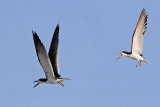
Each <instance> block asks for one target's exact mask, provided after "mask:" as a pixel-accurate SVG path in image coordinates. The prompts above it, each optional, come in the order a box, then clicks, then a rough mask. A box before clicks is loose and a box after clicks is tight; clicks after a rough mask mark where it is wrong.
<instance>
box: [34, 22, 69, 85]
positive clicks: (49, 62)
mask: <svg viewBox="0 0 160 107" xmlns="http://www.w3.org/2000/svg"><path fill="white" fill-rule="evenodd" d="M32 33H33V39H34V44H35V48H36V53H37V57H38V60H39V62H40V64H41V66H42V68H43V70H44V72H45V75H46V78H40V79H39V80H37V81H34V82H38V83H37V84H36V85H35V86H34V87H36V86H37V85H39V84H41V83H47V84H56V83H58V84H60V85H61V86H63V87H64V85H63V84H62V82H63V81H65V80H71V79H69V78H60V77H61V76H60V74H59V73H60V72H59V62H58V55H57V54H58V43H59V39H58V37H59V25H57V27H56V29H55V32H54V35H53V38H52V42H51V45H50V49H49V53H48V54H47V52H46V49H45V47H44V46H43V44H42V42H41V40H40V39H39V37H38V35H37V33H36V32H34V31H32Z"/></svg>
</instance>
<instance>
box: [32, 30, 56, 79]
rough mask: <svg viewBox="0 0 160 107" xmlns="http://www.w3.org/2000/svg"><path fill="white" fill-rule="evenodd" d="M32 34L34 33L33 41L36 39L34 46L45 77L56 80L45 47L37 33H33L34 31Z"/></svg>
mask: <svg viewBox="0 0 160 107" xmlns="http://www.w3.org/2000/svg"><path fill="white" fill-rule="evenodd" d="M32 33H33V39H34V44H35V48H36V53H37V57H38V60H39V62H40V64H41V66H42V68H43V70H44V72H45V75H46V77H47V78H48V79H54V80H55V76H54V73H53V69H52V65H51V62H50V60H49V57H48V54H47V52H46V49H45V47H44V46H43V44H42V42H41V40H40V39H39V37H38V35H37V33H36V32H33V31H32Z"/></svg>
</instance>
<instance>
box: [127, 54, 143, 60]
mask: <svg viewBox="0 0 160 107" xmlns="http://www.w3.org/2000/svg"><path fill="white" fill-rule="evenodd" d="M130 58H132V59H134V60H138V61H142V60H143V57H141V56H140V55H138V54H132V55H131V56H130Z"/></svg>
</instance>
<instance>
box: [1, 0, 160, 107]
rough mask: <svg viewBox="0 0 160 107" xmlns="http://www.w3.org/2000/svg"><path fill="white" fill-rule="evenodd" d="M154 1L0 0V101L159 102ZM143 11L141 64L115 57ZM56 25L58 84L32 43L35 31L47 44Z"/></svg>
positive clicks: (65, 104) (98, 106)
mask: <svg viewBox="0 0 160 107" xmlns="http://www.w3.org/2000/svg"><path fill="white" fill-rule="evenodd" d="M159 4H160V1H158V0H132V1H131V0H0V37H1V39H0V49H1V58H0V65H1V67H0V84H1V85H0V86H1V88H0V106H1V107H2V106H3V107H11V106H12V107H44V106H45V107H51V106H52V107H159V106H160V102H159V96H160V84H159V82H160V78H159V77H160V70H159V60H160V57H159V53H160V48H159V46H160V42H159V40H160V36H159V31H160V12H159V11H160V5H159ZM144 7H145V8H146V12H147V13H148V25H147V32H146V34H145V36H144V50H143V55H144V57H145V58H146V59H147V60H148V61H150V62H151V63H152V65H149V64H147V63H142V67H139V66H138V67H137V68H136V64H137V61H135V60H131V59H129V58H126V57H122V58H121V59H119V60H118V61H115V59H116V58H117V57H118V56H119V55H117V54H116V52H120V51H123V50H125V51H130V50H131V49H130V48H131V39H132V34H133V31H134V29H135V27H136V24H137V21H138V18H139V15H140V13H141V11H142V9H143V8H144ZM58 23H59V25H60V35H59V38H60V42H59V43H60V45H59V62H60V72H61V75H62V77H67V78H72V79H73V80H71V81H66V82H64V85H65V86H64V87H61V86H60V85H59V84H56V85H49V84H41V85H39V86H37V87H36V88H33V86H34V84H33V83H32V82H33V81H34V80H37V79H39V78H41V77H45V75H44V72H43V70H42V68H41V66H40V64H39V62H38V59H37V56H36V52H35V47H34V43H33V37H32V32H31V31H32V30H35V31H36V32H37V33H38V35H39V37H40V39H41V41H42V42H43V44H44V45H45V47H46V49H47V50H48V49H49V46H50V42H51V38H52V35H53V32H54V29H55V27H56V25H57V24H58Z"/></svg>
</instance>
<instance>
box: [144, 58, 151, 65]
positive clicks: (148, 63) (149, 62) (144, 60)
mask: <svg viewBox="0 0 160 107" xmlns="http://www.w3.org/2000/svg"><path fill="white" fill-rule="evenodd" d="M143 61H144V62H147V63H148V64H151V63H150V62H148V61H147V60H146V59H144V60H143Z"/></svg>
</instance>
